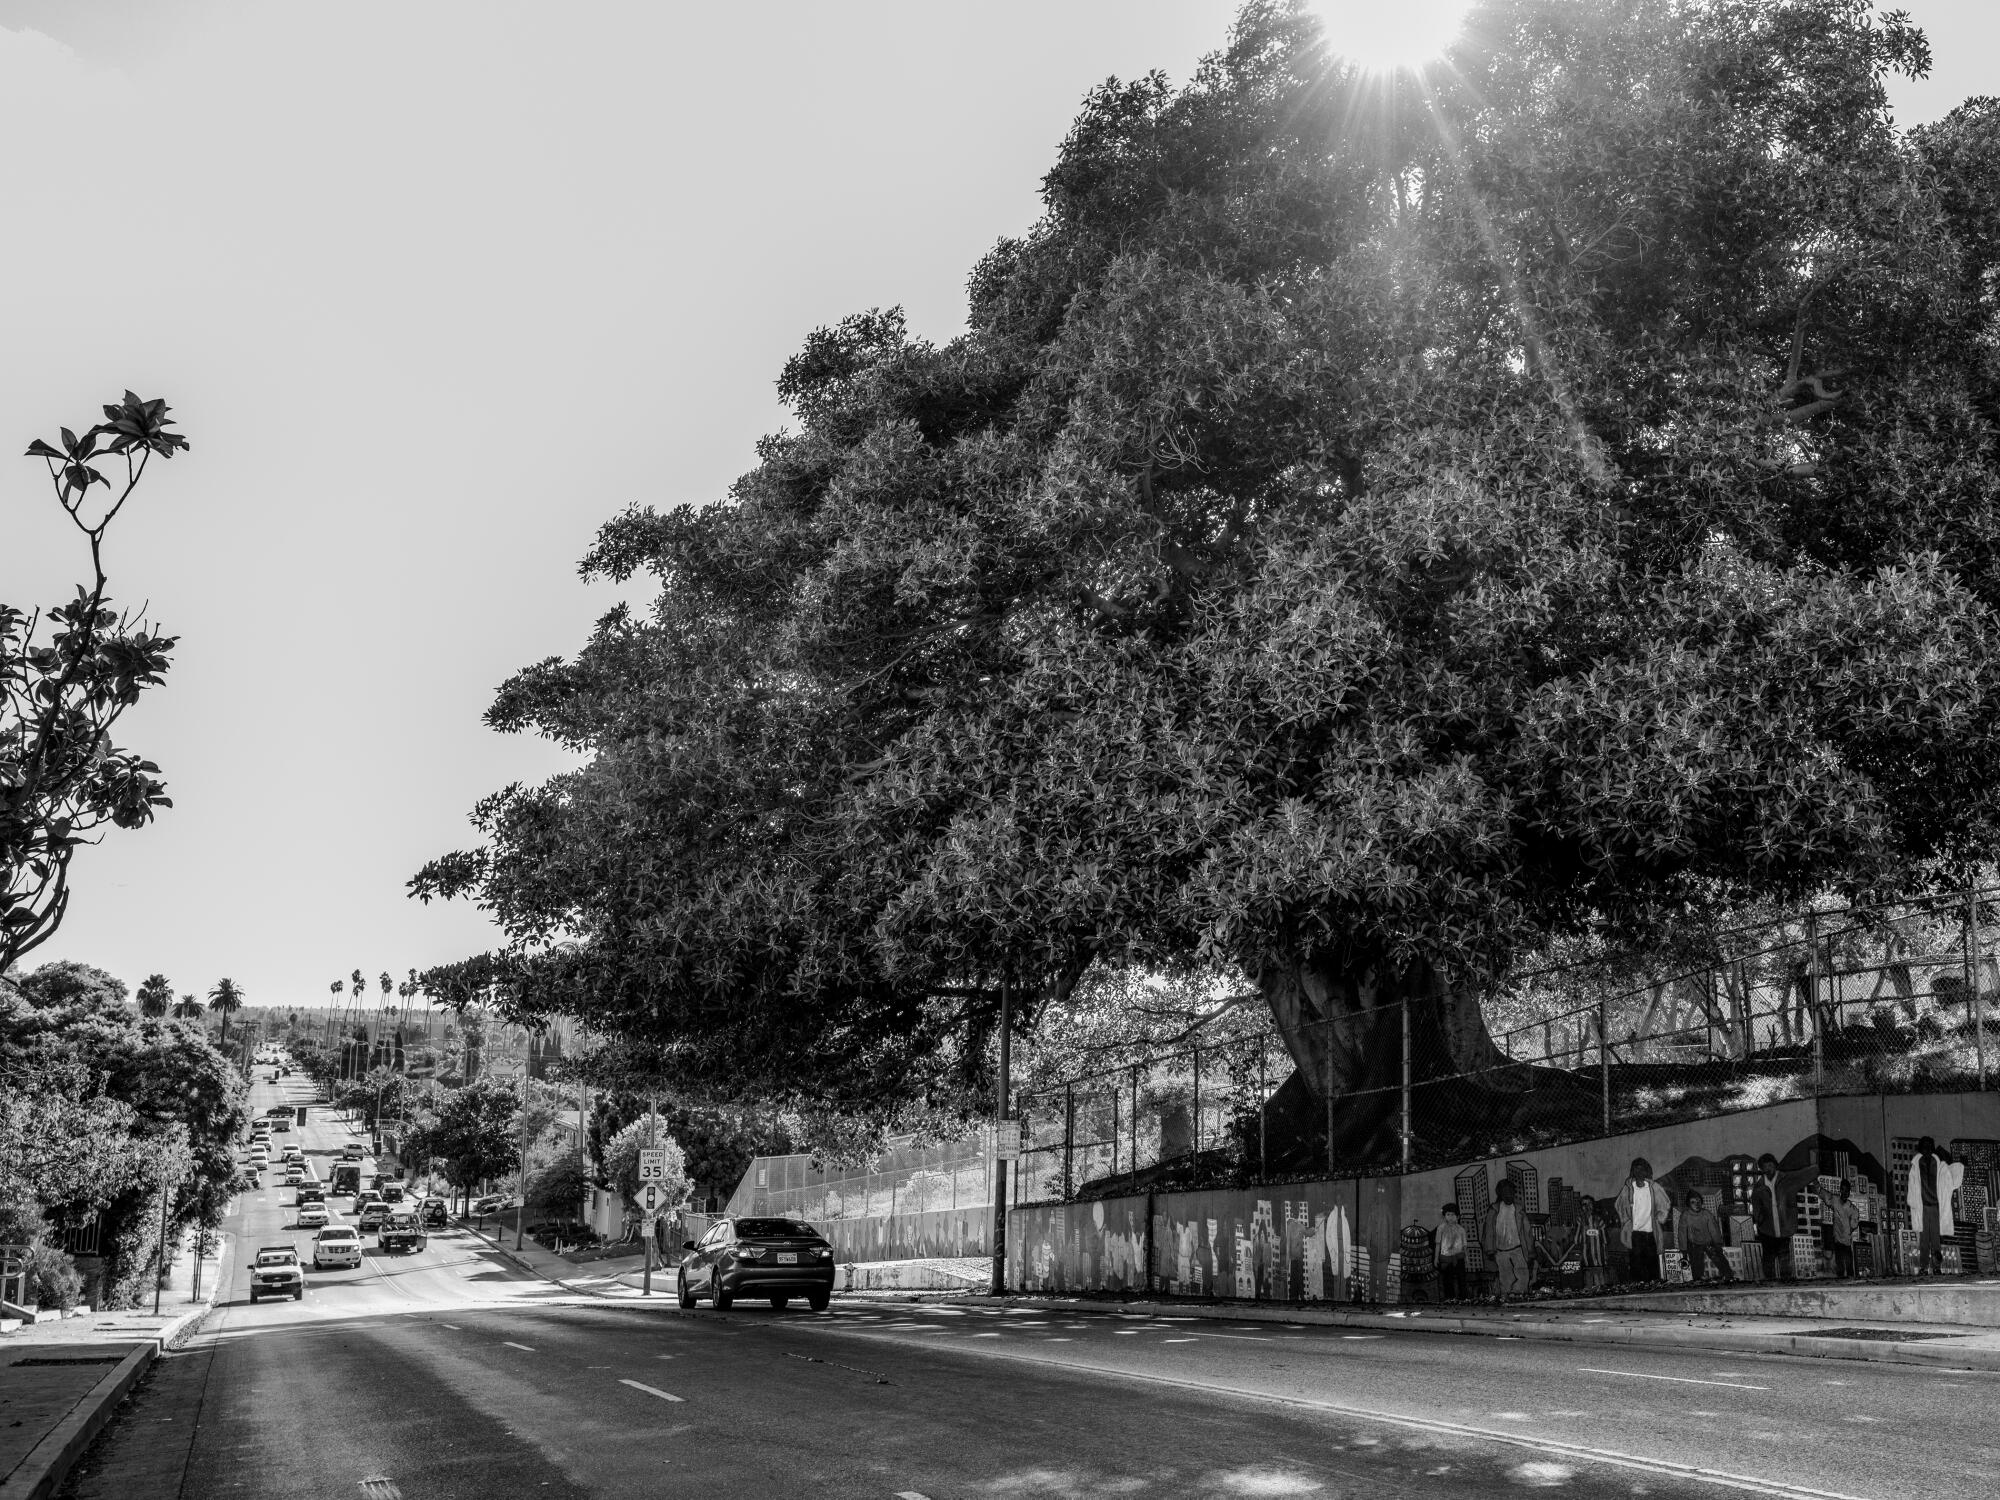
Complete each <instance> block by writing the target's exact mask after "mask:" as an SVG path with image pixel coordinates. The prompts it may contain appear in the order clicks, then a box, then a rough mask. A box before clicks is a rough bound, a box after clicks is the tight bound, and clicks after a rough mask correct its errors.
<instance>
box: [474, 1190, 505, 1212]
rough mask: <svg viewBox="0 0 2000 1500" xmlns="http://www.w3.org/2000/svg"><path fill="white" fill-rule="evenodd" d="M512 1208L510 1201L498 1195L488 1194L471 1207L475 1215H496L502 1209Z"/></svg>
mask: <svg viewBox="0 0 2000 1500" xmlns="http://www.w3.org/2000/svg"><path fill="white" fill-rule="evenodd" d="M512 1207H513V1202H512V1200H511V1199H508V1198H506V1197H504V1196H503V1195H501V1194H499V1193H488V1194H487V1195H486V1196H485V1197H484V1198H481V1199H480V1200H479V1201H478V1202H477V1203H475V1204H473V1205H472V1212H473V1213H474V1214H475V1215H482V1214H497V1213H499V1212H500V1211H501V1210H502V1209H506V1208H512Z"/></svg>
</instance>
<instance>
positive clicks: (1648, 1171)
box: [1618, 1156, 1674, 1281]
mask: <svg viewBox="0 0 2000 1500" xmlns="http://www.w3.org/2000/svg"><path fill="white" fill-rule="evenodd" d="M1673 1216H1674V1203H1673V1199H1671V1198H1669V1197H1668V1196H1667V1190H1666V1189H1665V1188H1663V1187H1661V1186H1660V1185H1659V1184H1658V1183H1657V1182H1655V1181H1653V1164H1652V1163H1651V1162H1649V1161H1647V1160H1646V1158H1645V1157H1643V1156H1638V1157H1634V1158H1633V1159H1632V1172H1631V1175H1630V1176H1629V1177H1627V1178H1626V1179H1625V1185H1624V1186H1623V1187H1621V1188H1620V1189H1619V1190H1618V1238H1619V1239H1620V1240H1621V1241H1622V1242H1623V1243H1624V1245H1625V1249H1626V1252H1627V1254H1628V1255H1629V1256H1630V1258H1631V1273H1630V1274H1631V1278H1632V1280H1634V1281H1658V1280H1659V1279H1660V1236H1661V1235H1663V1234H1665V1233H1666V1232H1667V1230H1668V1229H1669V1228H1670V1227H1671V1222H1672V1220H1673Z"/></svg>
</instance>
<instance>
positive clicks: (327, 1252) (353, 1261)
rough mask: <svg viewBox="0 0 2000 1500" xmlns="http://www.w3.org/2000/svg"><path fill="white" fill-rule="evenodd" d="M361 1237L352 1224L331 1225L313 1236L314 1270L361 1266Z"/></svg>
mask: <svg viewBox="0 0 2000 1500" xmlns="http://www.w3.org/2000/svg"><path fill="white" fill-rule="evenodd" d="M360 1264H361V1236H360V1235H359V1234H357V1233H356V1232H355V1229H354V1226H353V1225H352V1224H329V1225H327V1226H326V1228H324V1229H322V1230H321V1231H320V1232H319V1233H318V1234H316V1235H314V1236H313V1269H314V1270H315V1271H318V1270H321V1269H324V1268H326V1267H329V1266H359V1265H360Z"/></svg>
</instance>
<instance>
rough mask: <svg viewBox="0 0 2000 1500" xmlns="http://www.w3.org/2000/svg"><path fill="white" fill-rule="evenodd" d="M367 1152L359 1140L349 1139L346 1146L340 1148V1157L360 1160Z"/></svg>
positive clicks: (346, 1159)
mask: <svg viewBox="0 0 2000 1500" xmlns="http://www.w3.org/2000/svg"><path fill="white" fill-rule="evenodd" d="M367 1154H368V1153H367V1152H365V1151H363V1150H362V1149H361V1142H359V1141H349V1142H348V1143H347V1144H346V1145H345V1146H342V1147H341V1148H340V1159H341V1160H342V1161H360V1160H361V1158H362V1157H364V1156H366V1155H367Z"/></svg>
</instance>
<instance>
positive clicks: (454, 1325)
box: [438, 1323, 460, 1333]
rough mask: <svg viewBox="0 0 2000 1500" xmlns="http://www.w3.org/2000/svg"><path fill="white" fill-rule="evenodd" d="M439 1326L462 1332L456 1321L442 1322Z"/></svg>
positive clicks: (454, 1331)
mask: <svg viewBox="0 0 2000 1500" xmlns="http://www.w3.org/2000/svg"><path fill="white" fill-rule="evenodd" d="M438 1326H439V1327H440V1328H449V1329H450V1330H451V1331H452V1332H453V1333H458V1332H460V1329H459V1326H458V1325H457V1324H456V1323H440V1324H439V1325H438Z"/></svg>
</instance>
